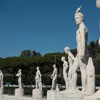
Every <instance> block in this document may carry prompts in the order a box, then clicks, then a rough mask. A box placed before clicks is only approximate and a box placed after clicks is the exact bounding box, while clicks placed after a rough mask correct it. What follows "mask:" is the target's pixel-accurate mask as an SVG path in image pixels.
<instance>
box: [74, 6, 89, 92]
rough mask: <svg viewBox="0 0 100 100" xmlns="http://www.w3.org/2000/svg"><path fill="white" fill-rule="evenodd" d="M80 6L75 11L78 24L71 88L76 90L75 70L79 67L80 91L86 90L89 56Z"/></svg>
mask: <svg viewBox="0 0 100 100" xmlns="http://www.w3.org/2000/svg"><path fill="white" fill-rule="evenodd" d="M81 8H82V6H80V7H79V8H78V9H77V10H76V12H75V22H76V24H77V25H78V30H77V32H76V43H77V56H76V57H75V59H74V63H73V66H72V90H73V91H77V85H76V83H77V72H76V70H77V69H78V68H80V72H81V81H82V92H86V83H87V76H86V75H87V74H86V65H87V62H88V58H89V52H88V50H87V40H88V34H87V33H88V29H87V27H86V26H85V24H84V15H83V14H82V13H81V12H80V10H81Z"/></svg>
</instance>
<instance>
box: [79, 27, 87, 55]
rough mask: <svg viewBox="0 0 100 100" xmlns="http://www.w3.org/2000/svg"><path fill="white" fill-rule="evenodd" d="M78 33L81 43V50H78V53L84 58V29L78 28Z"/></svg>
mask: <svg viewBox="0 0 100 100" xmlns="http://www.w3.org/2000/svg"><path fill="white" fill-rule="evenodd" d="M80 33H81V41H80V42H81V48H80V49H81V53H80V54H81V55H80V56H81V57H84V56H85V49H86V48H85V45H86V44H85V43H86V39H85V29H84V26H83V25H82V26H81V28H80Z"/></svg>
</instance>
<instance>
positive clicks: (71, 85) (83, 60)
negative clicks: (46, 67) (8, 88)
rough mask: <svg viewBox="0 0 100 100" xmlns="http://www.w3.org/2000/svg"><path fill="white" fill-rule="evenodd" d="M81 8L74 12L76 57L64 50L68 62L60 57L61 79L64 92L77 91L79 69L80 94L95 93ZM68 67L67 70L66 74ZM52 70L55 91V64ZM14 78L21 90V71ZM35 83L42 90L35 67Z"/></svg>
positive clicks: (0, 73)
mask: <svg viewBox="0 0 100 100" xmlns="http://www.w3.org/2000/svg"><path fill="white" fill-rule="evenodd" d="M81 8H82V6H80V7H79V8H78V9H77V10H76V12H75V22H76V24H77V25H78V29H77V31H76V43H77V55H76V57H74V56H73V54H72V53H71V51H70V48H69V47H65V48H64V51H65V53H66V54H67V55H68V62H67V61H66V58H65V57H61V61H62V62H63V77H64V81H65V85H66V90H68V91H73V92H77V91H79V90H78V89H77V70H78V69H80V72H81V82H82V92H90V93H93V92H94V91H95V70H94V65H93V61H92V58H91V57H90V55H89V51H88V49H87V40H88V29H87V27H86V25H85V23H84V14H83V13H82V12H80V10H81ZM68 67H69V70H68V72H67V69H68ZM53 68H54V70H53V73H52V75H51V79H52V90H55V89H56V85H57V68H56V65H55V64H54V65H53ZM16 76H17V77H18V84H19V88H22V82H21V76H22V73H21V69H19V70H18V73H17V74H16ZM91 81H93V82H91ZM35 82H36V89H40V90H42V79H41V72H40V70H39V67H37V71H36V77H35ZM2 84H3V74H2V71H0V85H1V87H2Z"/></svg>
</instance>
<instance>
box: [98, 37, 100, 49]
mask: <svg viewBox="0 0 100 100" xmlns="http://www.w3.org/2000/svg"><path fill="white" fill-rule="evenodd" d="M98 44H99V47H100V38H99V40H98Z"/></svg>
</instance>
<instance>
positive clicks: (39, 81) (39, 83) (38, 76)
mask: <svg viewBox="0 0 100 100" xmlns="http://www.w3.org/2000/svg"><path fill="white" fill-rule="evenodd" d="M35 82H36V89H40V90H42V79H41V72H40V70H39V67H37V71H36V77H35Z"/></svg>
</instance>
